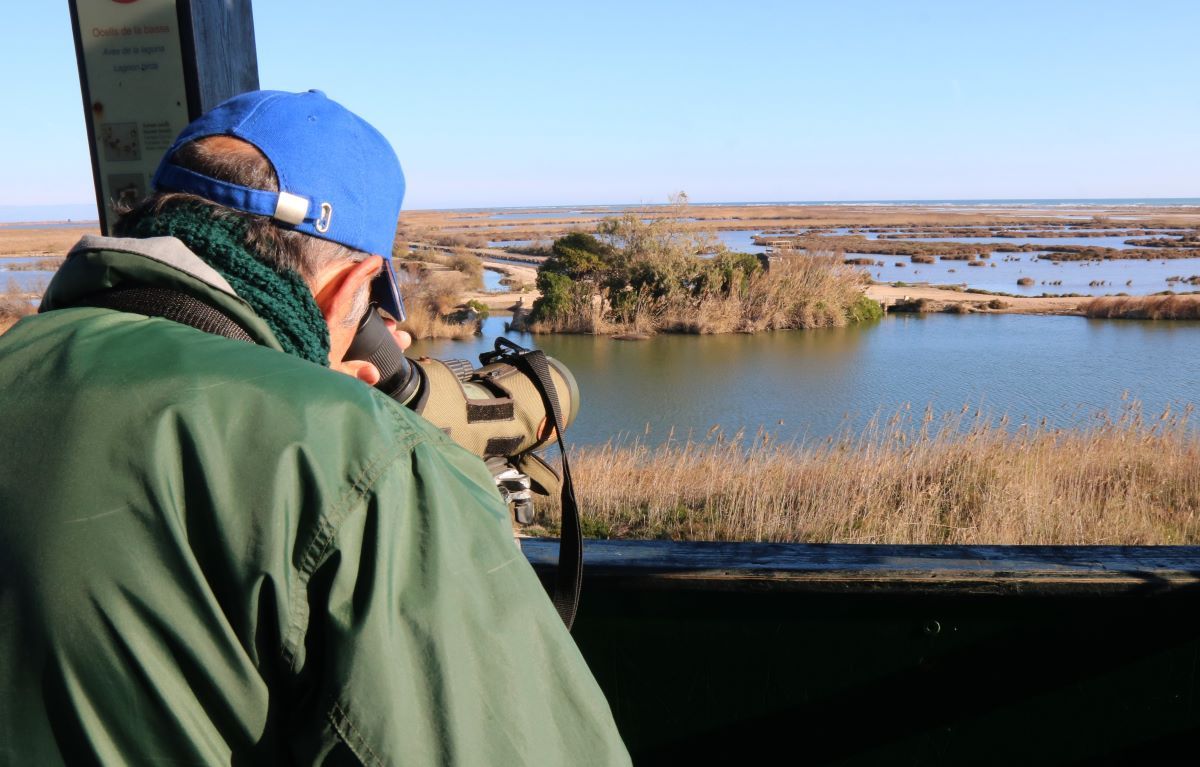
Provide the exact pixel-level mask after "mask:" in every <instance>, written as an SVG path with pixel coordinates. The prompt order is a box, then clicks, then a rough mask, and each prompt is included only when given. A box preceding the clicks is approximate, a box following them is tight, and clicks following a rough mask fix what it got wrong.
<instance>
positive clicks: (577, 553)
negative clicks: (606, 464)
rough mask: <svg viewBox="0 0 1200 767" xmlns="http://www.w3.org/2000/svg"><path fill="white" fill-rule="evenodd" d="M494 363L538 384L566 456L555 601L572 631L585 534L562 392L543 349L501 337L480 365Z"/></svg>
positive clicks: (581, 572)
mask: <svg viewBox="0 0 1200 767" xmlns="http://www.w3.org/2000/svg"><path fill="white" fill-rule="evenodd" d="M494 360H504V361H505V362H508V363H509V364H510V365H513V366H514V367H516V368H517V369H518V370H520V371H521V372H522V373H524V374H525V375H527V376H529V377H530V378H531V379H532V380H533V381H535V382H536V383H537V384H538V386H537V389H538V393H539V394H541V395H542V404H543V405H544V406H545V408H546V416H547V417H548V418H549V419H550V425H551V426H553V427H554V433H555V435H556V436H557V438H558V452H559V454H560V455H561V456H562V525H561V527H562V530H561V531H560V533H559V537H558V572H556V573H555V579H554V594H553V596H552V597H551V599H552V600H553V601H554V608H555V609H556V610H558V614H559V617H561V618H562V620H563V623H565V624H566V625H567V630H568V631H569V630H570V629H571V626H572V625H573V624H574V623H575V613H576V612H577V611H578V610H579V590H580V587H581V586H582V584H583V531H582V530H581V529H580V527H579V505H578V503H577V502H576V500H575V484H574V483H573V482H572V481H571V464H570V462H569V461H568V460H567V448H566V446H565V445H564V444H563V436H562V435H563V429H564V428H565V426H566V424H565V423H564V421H563V416H562V409H561V407H560V406H559V404H558V392H557V391H556V390H555V388H554V381H553V380H552V379H551V378H550V366H549V365H548V364H547V362H546V355H545V354H544V353H543V352H542V351H541V350H540V349H526V348H524V347H522V346H518V345H517V344H515V343H513V342H512V341H509V340H508V339H507V338H497V339H496V351H494V352H491V353H488V354H483V355H480V362H483V363H484V364H485V365H486V364H488V363H489V362H491V361H494Z"/></svg>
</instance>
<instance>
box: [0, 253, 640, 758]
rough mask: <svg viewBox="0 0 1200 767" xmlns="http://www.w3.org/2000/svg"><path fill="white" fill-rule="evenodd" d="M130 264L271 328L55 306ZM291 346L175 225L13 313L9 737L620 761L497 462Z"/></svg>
mask: <svg viewBox="0 0 1200 767" xmlns="http://www.w3.org/2000/svg"><path fill="white" fill-rule="evenodd" d="M131 283H133V284H148V285H167V286H173V287H176V288H180V289H183V290H185V291H188V292H190V293H191V294H193V295H195V296H197V297H200V298H202V299H203V300H205V301H207V302H210V303H212V304H214V305H217V306H219V307H221V308H222V309H224V310H225V311H226V312H228V313H229V314H231V315H232V316H234V317H235V318H236V319H238V320H239V321H240V322H241V323H242V324H243V325H244V326H245V327H246V328H247V329H248V330H249V331H250V332H251V334H252V335H253V336H254V337H255V338H256V340H257V341H258V345H255V344H248V343H244V342H240V341H233V340H229V339H225V338H221V337H218V336H214V335H210V334H206V333H203V332H201V331H198V330H195V329H193V328H191V327H187V326H184V325H180V324H177V323H174V322H170V321H167V320H163V319H154V318H147V317H145V316H142V315H137V314H130V313H121V312H115V311H111V310H107V309H94V308H63V307H70V306H71V305H72V304H73V303H74V302H75V301H76V300H77V299H78V298H79V297H80V296H82V295H85V294H87V293H91V292H94V291H97V290H101V289H105V288H109V287H113V286H118V285H122V284H131ZM46 310H51V311H46ZM278 349H279V345H278V343H277V341H276V340H275V339H274V337H273V336H272V335H271V332H270V331H269V330H268V329H267V327H266V325H265V323H263V322H262V320H261V319H259V318H258V317H257V316H255V315H254V314H253V312H251V310H250V309H249V307H248V306H247V305H246V304H245V303H244V302H243V301H242V300H241V299H239V298H238V297H237V296H236V295H235V294H234V293H233V291H232V290H231V289H230V288H229V286H228V283H226V282H225V281H224V280H223V279H222V278H221V277H220V275H218V274H217V273H216V272H215V271H214V270H212V269H211V268H210V267H208V266H207V265H206V264H204V263H203V262H202V261H201V260H200V259H198V258H197V257H196V256H194V255H193V254H192V253H191V252H189V251H188V250H187V249H186V248H185V247H184V246H183V245H182V243H180V242H179V241H178V240H175V239H172V238H154V239H149V240H113V239H104V238H85V239H84V241H82V242H81V243H80V245H79V246H77V247H76V248H75V249H74V250H73V251H72V253H71V255H70V257H69V258H68V259H67V261H66V263H65V264H64V266H63V267H62V269H61V270H60V271H59V273H58V274H57V275H56V276H55V278H54V280H53V282H52V283H51V285H50V288H49V290H48V291H47V293H46V296H45V298H44V300H43V313H42V314H39V315H37V316H34V317H31V318H27V319H25V320H22V321H21V322H20V323H18V324H17V325H16V326H15V327H13V328H12V329H11V330H10V331H9V332H8V333H6V334H4V335H3V336H0V763H3V764H29V765H54V764H60V763H70V764H93V763H101V764H109V765H118V764H119V765H125V764H160V763H161V764H176V765H179V764H189V765H190V764H203V765H209V764H239V765H241V764H271V763H296V764H314V763H323V764H359V763H361V764H369V765H374V764H412V765H429V764H440V763H456V764H494V765H510V764H514V765H515V764H538V765H574V764H624V763H627V762H628V756H627V755H626V753H625V749H624V746H623V745H622V743H621V741H620V738H619V736H618V734H617V732H616V729H615V726H614V724H613V720H612V716H611V714H610V712H609V708H608V704H607V702H606V701H605V699H604V696H603V695H602V693H601V691H600V690H599V688H598V687H597V685H596V683H595V681H594V679H593V678H592V676H591V674H590V672H589V670H588V668H587V666H586V665H585V664H584V661H583V659H582V658H581V656H580V655H579V652H578V650H577V649H576V648H575V645H574V643H573V642H572V640H571V637H570V635H569V634H568V633H567V632H566V630H565V629H564V628H563V626H562V623H561V621H560V620H559V618H558V615H557V614H556V613H555V611H554V609H553V607H552V606H551V604H550V601H549V599H548V598H547V597H546V594H545V591H544V590H543V589H542V587H541V585H540V583H539V582H538V580H537V578H536V576H535V575H534V573H533V571H532V569H531V568H530V567H529V564H528V562H527V561H526V560H525V558H524V557H523V556H522V554H521V552H520V551H519V549H518V548H517V547H516V546H515V545H514V543H513V540H512V533H511V530H510V528H509V521H508V515H507V510H506V508H505V506H504V504H503V503H502V502H501V500H500V497H499V495H498V493H497V491H496V488H495V485H494V483H493V481H492V478H491V476H490V474H489V473H488V471H487V470H486V468H485V467H484V465H483V463H482V462H480V461H479V460H478V459H477V458H475V457H473V456H471V455H469V454H468V453H467V452H466V451H464V450H462V449H460V448H459V447H457V446H456V445H454V444H453V443H452V442H450V441H449V439H448V438H447V437H445V435H443V434H442V433H441V432H440V431H439V430H438V429H437V428H436V427H434V426H432V425H431V424H429V423H428V422H426V421H424V420H423V419H421V418H420V417H418V416H416V415H414V414H413V413H411V412H410V411H408V410H406V409H404V408H402V407H400V406H398V405H397V404H396V403H395V402H393V401H392V400H390V399H388V398H387V397H385V396H383V395H381V394H379V393H378V392H376V391H374V390H373V389H370V388H369V387H367V386H365V385H364V384H362V383H360V382H358V381H356V380H353V379H352V378H350V377H349V376H345V375H342V374H340V373H336V372H333V371H331V370H329V369H327V368H323V367H320V366H317V365H314V364H312V363H309V362H306V361H304V360H301V359H299V358H296V357H293V356H291V355H287V354H283V353H281V352H280V351H278Z"/></svg>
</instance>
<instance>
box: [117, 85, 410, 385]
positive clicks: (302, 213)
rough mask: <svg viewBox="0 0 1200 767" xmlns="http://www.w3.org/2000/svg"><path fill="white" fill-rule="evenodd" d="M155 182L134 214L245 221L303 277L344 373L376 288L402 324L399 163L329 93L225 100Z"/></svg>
mask: <svg viewBox="0 0 1200 767" xmlns="http://www.w3.org/2000/svg"><path fill="white" fill-rule="evenodd" d="M153 184H154V188H155V190H156V194H155V195H154V196H153V197H151V198H150V199H149V200H147V201H146V202H145V203H143V205H142V206H140V209H138V210H135V211H134V213H135V214H136V215H145V214H146V213H150V214H153V212H154V210H157V209H162V208H163V207H165V206H167V205H169V204H171V203H172V202H174V201H188V202H193V203H201V204H206V205H209V206H210V207H211V208H212V209H213V210H214V211H215V212H216V214H217V215H226V216H236V217H239V218H241V219H243V220H245V221H246V222H247V245H248V246H249V247H250V248H251V250H253V251H254V253H255V255H256V256H257V257H258V258H259V259H260V260H262V261H264V262H265V263H267V264H268V265H270V266H272V267H274V268H276V269H278V270H290V271H294V272H296V273H298V274H299V275H300V276H301V277H303V278H304V280H305V281H306V282H307V283H308V285H309V287H310V288H311V289H312V292H313V295H314V297H315V299H316V302H317V305H318V307H319V308H320V310H321V312H322V314H323V315H324V316H325V319H326V322H327V324H328V325H329V330H330V347H331V348H330V360H331V363H332V364H333V365H334V367H339V366H340V363H341V362H342V360H341V357H342V355H343V354H344V351H345V348H346V346H348V345H349V341H350V339H351V338H353V330H354V326H355V324H356V322H357V319H358V318H359V317H361V316H362V314H363V312H364V311H365V310H366V305H367V301H368V292H369V293H370V296H371V297H372V298H373V299H374V300H375V301H377V302H378V303H379V305H380V306H382V307H383V308H384V309H385V310H387V311H388V312H390V313H391V314H392V315H393V316H395V317H397V318H398V319H403V304H402V303H401V301H400V297H399V292H398V290H397V285H396V278H395V274H394V272H393V271H392V268H391V261H390V258H391V248H392V239H393V237H394V236H395V228H396V220H397V217H398V216H399V212H400V204H401V201H402V199H403V197H404V175H403V173H402V171H401V169H400V163H399V161H398V160H397V159H396V155H395V153H394V152H393V151H392V148H391V146H390V145H389V144H388V142H387V140H386V139H385V138H384V137H383V136H382V135H381V134H380V133H379V132H378V131H377V130H375V129H374V128H373V127H371V126H370V125H369V124H367V123H366V121H364V120H363V119H362V118H360V117H358V116H357V115H355V114H353V113H352V112H350V111H349V110H347V109H346V108H344V107H342V106H341V105H339V104H337V103H336V102H334V101H331V100H329V99H328V98H326V97H325V95H324V94H323V93H320V92H319V91H308V92H306V93H284V92H279V91H255V92H251V93H245V94H242V95H240V96H236V97H234V98H232V99H230V100H228V101H226V102H224V103H222V104H221V105H219V106H218V107H216V108H215V109H213V110H212V111H210V112H208V113H207V114H205V115H203V116H202V117H200V118H199V119H197V120H196V121H194V122H192V123H191V124H190V125H189V126H188V127H187V128H185V129H184V131H183V132H182V133H181V134H180V136H179V137H178V138H177V139H176V140H175V143H174V145H172V147H171V148H170V149H169V150H168V151H167V153H166V155H165V156H164V158H163V161H162V162H161V163H160V165H159V168H158V171H157V172H156V173H155V176H154V181H153ZM147 208H149V210H147ZM380 257H382V260H381V258H380ZM346 372H352V374H357V375H359V377H363V378H364V379H366V380H369V378H370V371H366V372H365V373H364V372H362V371H349V370H347V371H346Z"/></svg>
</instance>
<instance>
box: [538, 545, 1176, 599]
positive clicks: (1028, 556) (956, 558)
mask: <svg viewBox="0 0 1200 767" xmlns="http://www.w3.org/2000/svg"><path fill="white" fill-rule="evenodd" d="M522 547H523V549H524V551H525V553H526V556H527V557H528V559H529V561H530V562H531V563H532V564H533V565H534V567H535V568H536V569H538V570H539V571H540V572H543V573H549V572H551V571H552V570H553V568H554V566H555V564H556V562H557V547H558V542H557V541H555V540H552V539H528V540H525V541H523V542H522ZM584 567H585V570H584V578H585V583H586V584H588V585H589V587H606V586H607V587H614V588H615V587H620V588H640V589H661V588H666V589H696V588H698V589H717V590H807V591H839V592H847V591H880V590H890V591H907V592H913V593H917V592H924V591H940V592H946V591H962V592H969V593H997V594H1002V593H1031V594H1032V593H1043V592H1044V593H1078V594H1087V593H1095V594H1097V595H1100V594H1105V593H1116V592H1134V591H1137V592H1140V591H1146V592H1157V591H1163V590H1174V589H1179V588H1185V587H1194V586H1200V547H1195V546H889V545H858V544H780V543H707V542H674V541H588V542H587V544H586V545H585V547H584Z"/></svg>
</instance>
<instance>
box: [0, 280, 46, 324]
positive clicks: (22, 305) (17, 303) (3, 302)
mask: <svg viewBox="0 0 1200 767" xmlns="http://www.w3.org/2000/svg"><path fill="white" fill-rule="evenodd" d="M36 311H37V308H36V307H35V306H34V305H33V304H31V303H29V294H28V293H27V292H26V291H24V290H22V289H21V287H20V286H19V285H17V281H16V280H14V279H12V278H9V280H8V285H7V286H6V287H5V289H4V292H3V293H0V333H3V332H5V331H6V330H8V329H9V328H11V327H12V326H13V325H15V324H17V321H18V320H20V319H21V318H22V317H28V316H29V315H31V314H33V313H34V312H36Z"/></svg>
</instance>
